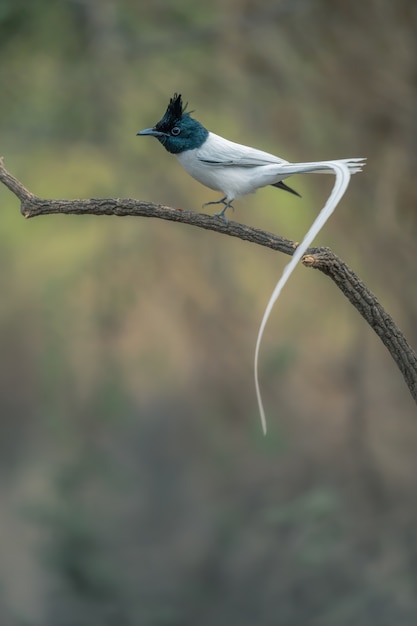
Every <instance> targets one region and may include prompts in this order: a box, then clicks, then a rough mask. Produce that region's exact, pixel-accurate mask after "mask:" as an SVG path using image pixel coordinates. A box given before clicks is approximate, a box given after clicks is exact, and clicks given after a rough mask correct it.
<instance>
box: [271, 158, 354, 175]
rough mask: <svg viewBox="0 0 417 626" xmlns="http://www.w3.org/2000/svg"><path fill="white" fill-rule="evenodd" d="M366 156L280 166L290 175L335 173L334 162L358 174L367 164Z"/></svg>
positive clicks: (281, 169)
mask: <svg viewBox="0 0 417 626" xmlns="http://www.w3.org/2000/svg"><path fill="white" fill-rule="evenodd" d="M365 162H366V159H365V158H354V159H337V160H335V161H313V162H312V163H288V164H283V165H281V166H280V171H281V172H282V173H284V174H288V176H293V175H294V174H312V173H314V174H334V164H335V163H339V164H341V165H344V166H345V167H347V169H348V170H349V174H357V173H358V172H361V171H362V168H363V167H364V166H365Z"/></svg>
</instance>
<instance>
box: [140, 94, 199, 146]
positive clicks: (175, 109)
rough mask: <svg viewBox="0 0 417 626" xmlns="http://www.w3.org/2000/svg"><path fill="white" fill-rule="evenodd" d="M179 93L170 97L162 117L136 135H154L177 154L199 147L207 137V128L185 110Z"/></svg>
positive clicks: (185, 106)
mask: <svg viewBox="0 0 417 626" xmlns="http://www.w3.org/2000/svg"><path fill="white" fill-rule="evenodd" d="M186 108H187V104H185V105H183V103H182V98H181V94H176V93H175V94H174V96H173V98H171V99H170V101H169V104H168V107H167V110H166V111H165V115H164V116H163V118H162V119H161V120H160V121H159V122H158V123H157V124H155V126H153V128H145V130H141V131H139V132H138V133H137V134H138V135H151V136H152V137H156V138H157V139H158V141H160V142H161V144H162V145H163V146H164V148H165V149H166V150H168V152H172V153H173V154H179V153H180V152H185V150H192V149H193V148H199V147H200V146H201V145H202V144H203V143H204V142H205V140H206V139H207V136H208V130H207V129H206V128H204V126H203V125H202V124H200V122H197V120H195V119H193V118H192V117H191V114H190V113H188V112H186Z"/></svg>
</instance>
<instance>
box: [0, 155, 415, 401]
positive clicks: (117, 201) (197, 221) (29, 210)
mask: <svg viewBox="0 0 417 626" xmlns="http://www.w3.org/2000/svg"><path fill="white" fill-rule="evenodd" d="M0 182H2V183H3V184H4V185H5V186H6V187H7V188H8V189H10V191H11V192H12V193H13V194H14V195H15V196H17V198H18V199H19V200H20V203H21V209H20V210H21V213H22V215H23V216H24V217H26V218H32V217H37V216H39V215H50V214H52V213H64V214H72V215H85V214H88V215H117V216H118V217H127V216H130V217H131V216H135V217H154V218H158V219H163V220H170V221H172V222H181V223H183V224H189V225H191V226H197V227H199V228H205V229H206V230H212V231H215V232H218V233H223V234H225V235H229V236H231V237H237V238H239V239H243V240H245V241H250V242H251V243H255V244H258V245H260V246H265V247H267V248H271V249H272V250H277V251H279V252H282V253H283V254H288V255H290V256H291V255H292V254H293V252H294V250H295V248H296V247H297V243H295V242H293V241H291V240H289V239H285V238H284V237H280V236H278V235H274V234H272V233H269V232H266V231H263V230H259V229H257V228H252V227H250V226H245V225H243V224H239V223H237V222H228V223H226V222H224V221H223V220H221V219H218V218H217V217H213V216H211V215H206V214H205V213H195V212H194V211H185V210H182V209H174V208H172V207H169V206H164V205H162V204H154V203H153V202H145V201H142V200H133V199H132V198H90V199H88V200H47V199H43V198H39V197H38V196H35V195H34V194H32V193H31V192H30V191H28V190H27V189H26V188H25V187H24V186H23V185H22V183H21V182H20V181H18V180H17V179H16V178H15V177H14V176H12V175H11V174H10V173H9V172H8V171H7V170H6V169H5V167H4V163H3V158H1V157H0ZM302 263H303V264H304V265H305V266H306V267H312V268H315V269H318V270H319V271H321V272H323V274H325V275H326V276H329V278H331V280H332V281H333V282H334V283H335V285H336V286H337V287H338V288H339V289H340V290H341V291H342V292H343V293H344V295H345V296H346V297H347V299H348V300H349V302H350V303H351V304H352V305H353V306H354V307H355V309H356V310H357V311H358V312H359V313H360V314H361V315H362V317H363V318H364V319H365V320H366V321H367V322H368V324H369V325H370V326H371V328H372V329H373V330H374V331H375V332H376V334H377V335H378V337H380V339H381V340H382V342H383V343H384V345H385V346H386V348H387V349H388V351H389V353H390V354H391V356H392V358H393V359H394V361H395V362H396V364H397V366H398V368H399V370H400V371H401V373H402V375H403V377H404V379H405V382H406V383H407V385H408V388H409V390H410V392H411V395H412V396H413V398H414V400H415V401H416V402H417V355H416V353H415V352H414V350H413V349H412V348H411V346H410V345H409V344H408V342H407V340H406V338H405V337H404V335H403V333H402V332H401V331H400V329H399V328H398V327H397V325H396V324H395V322H394V320H393V319H392V317H391V316H390V315H388V313H387V312H386V311H385V310H384V308H383V307H382V306H381V304H380V303H379V302H378V300H377V298H376V297H375V296H374V295H373V294H372V293H371V292H370V291H369V289H368V288H367V287H366V285H365V284H364V283H363V282H362V281H361V280H360V278H359V277H358V276H357V275H356V274H355V273H354V272H353V271H352V270H351V269H350V268H349V267H348V266H347V265H346V263H344V262H343V261H342V260H341V259H339V257H337V256H336V255H335V254H334V253H333V252H332V251H331V250H330V249H329V248H310V249H309V250H308V251H307V253H306V254H305V256H304V257H303V259H302Z"/></svg>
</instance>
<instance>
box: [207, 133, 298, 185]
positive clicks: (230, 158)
mask: <svg viewBox="0 0 417 626" xmlns="http://www.w3.org/2000/svg"><path fill="white" fill-rule="evenodd" d="M196 156H197V158H198V160H199V161H201V162H202V163H205V164H206V165H212V166H213V167H216V166H217V167H228V166H239V167H258V166H259V165H271V164H277V165H287V164H288V161H285V160H284V159H280V158H279V157H277V156H274V155H273V154H269V152H263V150H257V149H256V148H250V147H249V146H244V145H242V144H240V143H235V142H234V141H229V140H228V139H224V138H223V137H220V136H219V135H215V134H214V133H209V136H208V137H207V139H206V141H205V142H204V144H203V145H202V146H201V148H199V149H198V150H197V153H196ZM289 175H291V174H289Z"/></svg>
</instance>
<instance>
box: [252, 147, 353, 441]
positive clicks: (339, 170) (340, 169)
mask: <svg viewBox="0 0 417 626" xmlns="http://www.w3.org/2000/svg"><path fill="white" fill-rule="evenodd" d="M353 161H356V162H359V161H363V159H357V160H355V159H346V160H345V161H327V162H325V163H322V165H323V166H324V165H325V166H326V167H327V169H330V170H332V171H333V172H334V173H335V175H336V181H335V184H334V187H333V189H332V192H331V194H330V196H329V198H328V200H327V202H326V204H325V205H324V207H323V208H322V210H321V211H320V213H319V214H318V216H317V217H316V219H315V220H314V222H313V224H312V226H311V227H310V230H309V231H308V232H307V234H306V236H305V237H304V239H303V241H302V242H301V244H300V245H299V246H298V247H297V249H296V250H295V252H294V254H293V256H292V259H291V261H290V262H289V263H288V265H286V266H285V267H284V271H283V272H282V276H281V278H280V279H279V281H278V283H277V285H276V287H275V289H274V291H273V292H272V295H271V297H270V299H269V302H268V304H267V306H266V309H265V313H264V316H263V318H262V322H261V325H260V327H259V331H258V338H257V340H256V347H255V358H254V376H255V388H256V397H257V400H258V407H259V413H260V416H261V422H262V428H263V431H264V434H266V417H265V410H264V407H263V403H262V396H261V391H260V387H259V375H258V362H259V349H260V346H261V341H262V337H263V334H264V330H265V326H266V323H267V321H268V319H269V316H270V314H271V311H272V308H273V306H274V304H275V303H276V301H277V300H278V298H279V295H280V293H281V291H282V288H283V287H284V285H285V284H286V282H287V281H288V279H289V277H290V276H291V274H292V272H293V271H294V268H295V266H296V265H297V263H298V261H299V260H300V259H301V257H302V256H303V255H304V253H305V252H306V250H307V248H308V247H309V246H310V244H311V243H312V241H313V239H314V238H315V237H316V236H317V235H318V233H319V232H320V230H321V229H322V228H323V226H324V224H325V223H326V222H327V220H328V219H329V217H330V216H331V214H332V213H333V211H334V210H335V208H336V207H337V205H338V203H339V201H340V200H341V198H342V196H343V194H344V193H345V191H346V189H347V187H348V185H349V181H350V167H349V164H350V162H353ZM306 165H307V164H291V168H293V169H294V170H296V169H297V167H298V166H299V169H298V171H292V172H291V173H292V174H296V173H302V171H303V167H305V166H306ZM357 167H360V166H359V165H358V166H357ZM305 171H306V170H305V169H304V172H305ZM309 171H312V170H311V169H310V170H309ZM356 171H358V170H356Z"/></svg>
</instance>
